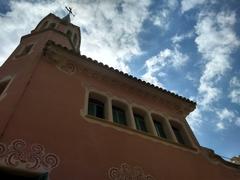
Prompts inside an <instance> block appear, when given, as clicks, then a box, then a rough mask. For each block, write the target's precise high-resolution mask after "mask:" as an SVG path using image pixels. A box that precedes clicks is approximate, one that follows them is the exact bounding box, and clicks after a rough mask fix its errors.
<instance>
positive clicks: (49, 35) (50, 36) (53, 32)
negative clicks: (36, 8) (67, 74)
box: [31, 12, 81, 52]
mask: <svg viewBox="0 0 240 180" xmlns="http://www.w3.org/2000/svg"><path fill="white" fill-rule="evenodd" d="M31 34H33V35H34V34H44V35H45V34H46V36H45V38H44V39H45V40H52V41H54V42H55V43H56V44H60V45H62V46H65V47H67V48H68V49H71V50H73V51H75V52H79V51H80V50H79V48H80V43H81V34H80V28H79V27H78V26H75V25H73V24H72V23H71V20H70V12H69V13H68V14H67V15H66V16H65V17H63V18H62V19H60V18H58V17H57V16H55V15H54V14H51V13H50V14H49V15H47V16H46V17H45V18H43V19H42V20H41V21H40V22H39V24H38V25H37V27H36V28H35V29H34V30H32V31H31Z"/></svg>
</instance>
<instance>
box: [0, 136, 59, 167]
mask: <svg viewBox="0 0 240 180" xmlns="http://www.w3.org/2000/svg"><path fill="white" fill-rule="evenodd" d="M0 162H3V163H4V164H6V165H7V166H12V167H16V168H17V167H20V168H26V169H32V170H47V171H50V170H52V169H53V168H56V167H57V166H58V165H59V158H58V156H57V155H56V154H53V153H46V152H45V148H44V147H43V146H42V145H40V144H31V145H29V144H27V143H26V142H25V141H24V140H23V139H15V140H13V141H12V142H11V143H10V144H9V145H6V144H4V143H0Z"/></svg>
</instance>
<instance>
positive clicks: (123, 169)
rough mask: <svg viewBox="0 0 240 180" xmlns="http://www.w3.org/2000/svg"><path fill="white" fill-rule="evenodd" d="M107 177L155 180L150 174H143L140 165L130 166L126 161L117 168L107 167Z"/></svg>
mask: <svg viewBox="0 0 240 180" xmlns="http://www.w3.org/2000/svg"><path fill="white" fill-rule="evenodd" d="M108 177H109V179H111V180H155V178H153V177H152V176H151V175H145V174H144V172H143V169H142V168H141V167H130V166H129V165H128V164H127V163H123V164H121V165H120V167H119V168H117V167H111V168H109V170H108Z"/></svg>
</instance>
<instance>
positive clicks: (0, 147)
mask: <svg viewBox="0 0 240 180" xmlns="http://www.w3.org/2000/svg"><path fill="white" fill-rule="evenodd" d="M6 152H7V146H6V145H5V144H3V143H0V157H2V156H4V155H5V154H6Z"/></svg>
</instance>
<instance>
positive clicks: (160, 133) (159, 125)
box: [153, 120, 167, 138]
mask: <svg viewBox="0 0 240 180" xmlns="http://www.w3.org/2000/svg"><path fill="white" fill-rule="evenodd" d="M153 122H154V126H155V128H156V131H157V134H158V136H159V137H162V138H167V136H166V133H165V131H164V129H163V126H162V123H161V122H159V121H156V120H153Z"/></svg>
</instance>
